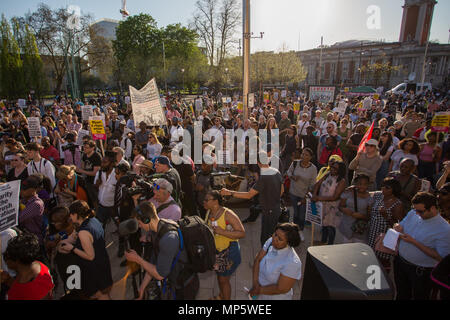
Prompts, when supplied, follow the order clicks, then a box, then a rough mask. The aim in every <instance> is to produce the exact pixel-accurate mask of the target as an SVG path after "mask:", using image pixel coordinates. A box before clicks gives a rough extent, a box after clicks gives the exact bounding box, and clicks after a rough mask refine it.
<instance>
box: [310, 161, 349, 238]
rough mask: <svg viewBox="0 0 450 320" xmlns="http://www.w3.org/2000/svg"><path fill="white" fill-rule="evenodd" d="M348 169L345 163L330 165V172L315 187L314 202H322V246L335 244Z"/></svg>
mask: <svg viewBox="0 0 450 320" xmlns="http://www.w3.org/2000/svg"><path fill="white" fill-rule="evenodd" d="M345 173H346V167H345V164H344V163H343V162H334V163H333V164H331V165H330V172H329V173H327V174H326V175H325V176H324V177H323V178H321V179H320V180H319V181H318V182H317V183H316V185H315V186H314V191H313V196H312V198H311V200H312V201H314V202H317V201H320V202H322V205H323V210H322V212H323V214H324V216H323V220H322V221H323V222H322V244H328V245H332V244H334V238H335V237H336V227H337V226H338V225H339V223H340V215H339V212H338V208H339V202H340V197H341V194H342V192H344V190H345V185H346V182H345Z"/></svg>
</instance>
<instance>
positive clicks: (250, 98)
mask: <svg viewBox="0 0 450 320" xmlns="http://www.w3.org/2000/svg"><path fill="white" fill-rule="evenodd" d="M248 107H249V108H251V109H253V108H254V107H255V94H254V93H249V94H248Z"/></svg>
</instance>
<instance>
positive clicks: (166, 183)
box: [154, 178, 173, 193]
mask: <svg viewBox="0 0 450 320" xmlns="http://www.w3.org/2000/svg"><path fill="white" fill-rule="evenodd" d="M154 184H155V185H158V186H160V187H161V188H163V189H166V190H167V191H169V193H172V191H173V187H172V184H171V183H170V182H169V181H167V180H166V179H163V178H159V179H157V180H156V181H155V182H154Z"/></svg>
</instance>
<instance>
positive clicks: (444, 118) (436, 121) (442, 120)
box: [431, 112, 450, 132]
mask: <svg viewBox="0 0 450 320" xmlns="http://www.w3.org/2000/svg"><path fill="white" fill-rule="evenodd" d="M449 126H450V112H438V113H436V115H435V116H434V117H433V121H432V122H431V130H432V131H436V132H449Z"/></svg>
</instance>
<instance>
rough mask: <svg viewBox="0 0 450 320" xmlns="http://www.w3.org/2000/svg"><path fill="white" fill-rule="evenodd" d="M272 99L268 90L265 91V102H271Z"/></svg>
mask: <svg viewBox="0 0 450 320" xmlns="http://www.w3.org/2000/svg"><path fill="white" fill-rule="evenodd" d="M269 101H270V95H269V93H268V92H267V91H265V92H264V102H269Z"/></svg>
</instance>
